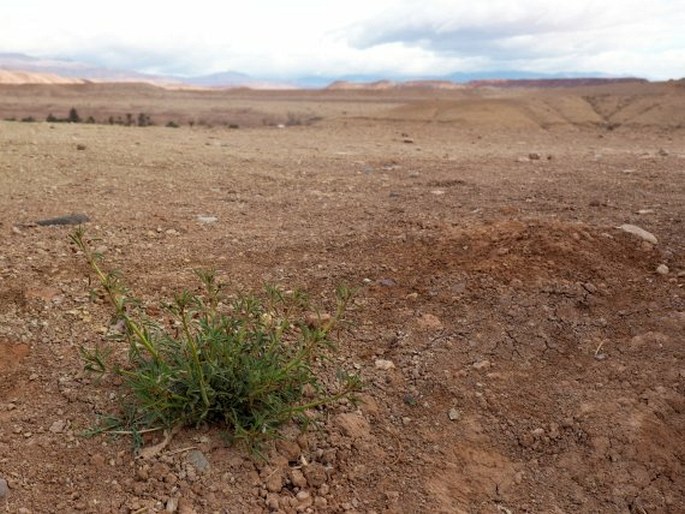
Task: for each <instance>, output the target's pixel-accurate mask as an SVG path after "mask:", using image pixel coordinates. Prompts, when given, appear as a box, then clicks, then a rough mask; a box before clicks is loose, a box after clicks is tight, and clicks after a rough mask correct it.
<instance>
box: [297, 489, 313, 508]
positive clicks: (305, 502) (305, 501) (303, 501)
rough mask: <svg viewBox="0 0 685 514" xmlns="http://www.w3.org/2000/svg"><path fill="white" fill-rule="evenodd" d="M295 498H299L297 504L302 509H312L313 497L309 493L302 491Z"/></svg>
mask: <svg viewBox="0 0 685 514" xmlns="http://www.w3.org/2000/svg"><path fill="white" fill-rule="evenodd" d="M295 498H297V502H298V503H299V504H300V506H301V507H311V505H312V504H313V503H314V500H313V499H312V495H311V493H310V492H309V491H300V492H299V493H297V495H296V496H295Z"/></svg>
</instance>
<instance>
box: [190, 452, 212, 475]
mask: <svg viewBox="0 0 685 514" xmlns="http://www.w3.org/2000/svg"><path fill="white" fill-rule="evenodd" d="M186 460H187V461H188V462H189V463H190V464H191V465H192V466H193V467H194V468H195V469H197V470H198V471H199V472H200V473H204V472H205V471H207V470H208V469H209V461H208V460H207V457H205V456H204V454H203V453H202V452H201V451H200V450H193V451H191V452H190V453H188V457H186Z"/></svg>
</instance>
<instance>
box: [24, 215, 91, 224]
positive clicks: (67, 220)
mask: <svg viewBox="0 0 685 514" xmlns="http://www.w3.org/2000/svg"><path fill="white" fill-rule="evenodd" d="M88 221H90V218H89V217H88V216H86V215H85V214H68V215H66V216H57V217H56V218H47V219H44V220H38V221H36V225H40V226H41V227H48V226H51V225H80V224H81V223H87V222H88Z"/></svg>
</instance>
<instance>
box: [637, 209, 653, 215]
mask: <svg viewBox="0 0 685 514" xmlns="http://www.w3.org/2000/svg"><path fill="white" fill-rule="evenodd" d="M637 213H638V214H640V215H645V214H654V209H639V210H638V211H637Z"/></svg>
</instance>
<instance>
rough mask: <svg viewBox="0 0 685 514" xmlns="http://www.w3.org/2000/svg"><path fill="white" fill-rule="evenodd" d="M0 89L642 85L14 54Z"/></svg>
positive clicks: (2, 67)
mask: <svg viewBox="0 0 685 514" xmlns="http://www.w3.org/2000/svg"><path fill="white" fill-rule="evenodd" d="M0 72H2V74H0V83H5V84H22V83H24V84H50V83H54V84H73V83H82V82H142V83H147V84H153V85H156V86H161V87H167V88H181V89H182V88H212V89H226V88H239V87H248V88H251V89H295V88H316V89H319V88H326V89H332V90H335V89H338V90H341V89H345V90H352V89H376V90H381V89H402V88H412V89H461V88H463V87H464V85H465V84H466V85H468V86H470V87H498V88H510V87H536V88H539V87H545V88H547V87H567V86H575V85H599V84H606V83H615V82H625V81H643V79H638V78H613V77H606V76H602V74H599V73H598V74H590V75H591V76H590V77H585V76H583V75H581V74H579V73H572V72H570V73H566V74H563V75H550V74H540V73H531V72H525V71H516V70H513V71H512V70H508V71H485V72H468V73H466V72H455V73H451V74H447V75H442V76H434V77H423V78H419V79H417V78H416V77H411V76H391V77H379V76H377V75H347V76H342V77H335V76H323V75H316V76H302V77H294V78H280V79H279V78H273V77H267V76H264V77H254V76H251V75H247V74H245V73H240V72H237V71H224V72H220V73H212V74H208V75H200V76H194V77H179V76H170V75H153V74H146V73H139V72H136V71H131V70H116V69H110V68H105V67H101V66H93V65H91V64H87V63H83V62H78V61H72V60H68V59H53V58H38V57H31V56H28V55H23V54H17V53H0Z"/></svg>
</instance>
